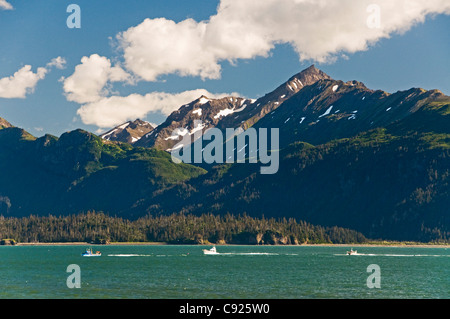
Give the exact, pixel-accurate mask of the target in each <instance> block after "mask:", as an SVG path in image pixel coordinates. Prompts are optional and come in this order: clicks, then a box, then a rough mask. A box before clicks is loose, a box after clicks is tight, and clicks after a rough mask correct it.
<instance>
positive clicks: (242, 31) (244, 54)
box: [64, 0, 450, 127]
mask: <svg viewBox="0 0 450 319" xmlns="http://www.w3.org/2000/svg"><path fill="white" fill-rule="evenodd" d="M373 8H375V9H376V10H375V11H373V10H372V9H373ZM441 13H444V14H450V2H449V1H448V0H396V1H391V0H339V1H336V0H264V1H261V0H245V1H241V0H221V1H220V3H219V6H218V8H217V13H216V14H215V15H213V16H211V17H210V18H209V19H208V20H205V21H195V20H193V19H186V20H183V21H180V22H175V21H172V20H168V19H165V18H157V19H145V20H144V21H143V22H142V23H140V24H139V25H136V26H133V27H130V28H129V29H128V30H125V31H124V32H121V33H119V34H118V35H117V40H118V48H119V49H120V50H119V52H120V53H121V54H123V56H122V57H121V58H123V63H122V65H121V66H113V65H112V64H111V61H110V60H109V59H107V58H106V57H101V56H99V55H96V54H94V55H91V56H90V57H84V58H83V59H82V61H81V64H80V65H78V66H77V67H76V69H75V72H74V74H73V75H72V76H70V77H69V78H67V79H65V80H64V90H65V92H66V96H67V99H68V100H70V101H74V102H77V103H80V104H82V106H81V108H80V109H79V110H78V114H79V115H80V117H81V119H82V121H83V122H84V123H85V124H94V125H97V126H100V127H109V126H113V125H117V124H120V123H123V122H124V121H126V120H131V119H135V118H137V117H144V116H145V115H146V114H148V113H149V112H157V111H160V112H162V113H164V114H169V113H170V112H172V111H173V110H174V109H176V108H178V107H179V106H180V105H182V104H184V103H188V102H190V101H192V100H194V99H196V98H198V97H199V96H200V95H201V94H205V95H207V96H210V97H214V96H213V94H211V93H209V92H197V91H198V90H197V91H196V90H193V91H187V92H182V93H179V94H168V93H160V92H153V93H149V94H146V95H139V94H131V95H129V96H125V97H121V96H111V95H112V92H111V84H112V83H113V82H122V81H131V79H133V80H136V81H142V80H144V81H157V80H158V78H159V77H160V76H162V75H167V74H177V75H179V76H195V77H200V78H202V79H204V80H205V79H219V78H220V76H221V63H222V62H224V61H229V62H231V63H235V62H236V61H238V60H246V59H252V58H255V57H267V56H269V55H270V52H271V50H272V49H273V48H275V46H276V45H278V44H290V45H291V46H292V48H293V49H294V50H295V52H296V53H297V54H298V57H299V60H300V61H304V60H313V61H316V62H323V63H325V62H332V61H334V60H335V59H336V58H337V57H348V54H352V53H355V52H358V51H363V50H367V49H368V48H370V46H371V45H373V44H375V43H376V42H378V41H379V40H380V39H383V38H389V37H390V36H391V35H393V34H395V33H402V32H405V31H407V30H409V29H410V28H411V27H413V26H414V25H416V24H418V23H422V22H424V21H425V19H426V18H427V17H428V16H430V15H433V14H441ZM374 14H378V15H379V16H377V17H375V21H376V22H378V23H376V24H373V23H371V22H370V19H372V18H373V15H374Z"/></svg>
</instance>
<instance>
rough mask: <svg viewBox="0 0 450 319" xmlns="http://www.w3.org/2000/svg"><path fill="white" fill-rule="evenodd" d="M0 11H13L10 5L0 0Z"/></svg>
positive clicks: (4, 0)
mask: <svg viewBox="0 0 450 319" xmlns="http://www.w3.org/2000/svg"><path fill="white" fill-rule="evenodd" d="M0 9H2V10H12V9H14V8H13V6H12V5H11V3H9V2H8V1H6V0H0Z"/></svg>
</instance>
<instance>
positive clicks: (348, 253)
mask: <svg viewBox="0 0 450 319" xmlns="http://www.w3.org/2000/svg"><path fill="white" fill-rule="evenodd" d="M357 254H358V252H357V251H356V250H353V248H352V249H350V251H347V255H357Z"/></svg>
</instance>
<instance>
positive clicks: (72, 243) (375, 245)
mask: <svg viewBox="0 0 450 319" xmlns="http://www.w3.org/2000/svg"><path fill="white" fill-rule="evenodd" d="M190 245H192V244H170V243H164V242H112V243H109V244H94V243H88V242H55V243H17V244H15V245H4V246H190ZM192 246H200V247H201V246H280V247H320V246H323V247H404V248H450V244H425V243H417V244H414V243H397V242H395V243H392V244H390V243H379V244H378V243H369V244H299V245H251V244H213V243H207V244H198V245H192Z"/></svg>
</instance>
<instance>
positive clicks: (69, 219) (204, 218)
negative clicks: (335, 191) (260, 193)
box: [0, 212, 367, 245]
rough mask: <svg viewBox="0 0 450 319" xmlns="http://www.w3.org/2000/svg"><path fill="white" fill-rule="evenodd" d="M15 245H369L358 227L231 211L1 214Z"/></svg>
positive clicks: (2, 228) (1, 234)
mask: <svg viewBox="0 0 450 319" xmlns="http://www.w3.org/2000/svg"><path fill="white" fill-rule="evenodd" d="M5 238H8V239H12V240H14V241H15V242H16V243H55V242H90V243H97V244H105V243H112V242H132V243H133V242H135V243H138V242H164V243H171V244H207V243H215V244H255V245H256V244H265V245H277V244H281V245H296V244H306V243H308V244H320V243H335V244H344V243H364V242H366V241H367V239H366V238H365V237H364V236H363V235H362V234H361V233H358V232H356V231H353V230H350V229H344V228H340V227H321V226H314V225H311V224H308V223H305V222H302V221H297V220H295V219H293V218H290V219H285V218H282V219H274V218H270V219H267V218H264V217H263V218H252V217H249V216H246V215H244V216H234V215H231V214H227V215H224V216H215V215H212V214H204V215H201V216H194V215H184V214H172V215H168V216H150V215H148V216H146V217H142V218H139V219H137V220H134V221H131V220H128V219H123V218H120V217H112V216H108V215H106V214H104V213H98V212H88V213H84V214H78V215H69V216H59V217H57V216H52V215H49V216H40V217H38V216H29V217H21V218H15V217H3V216H1V217H0V239H5Z"/></svg>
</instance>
